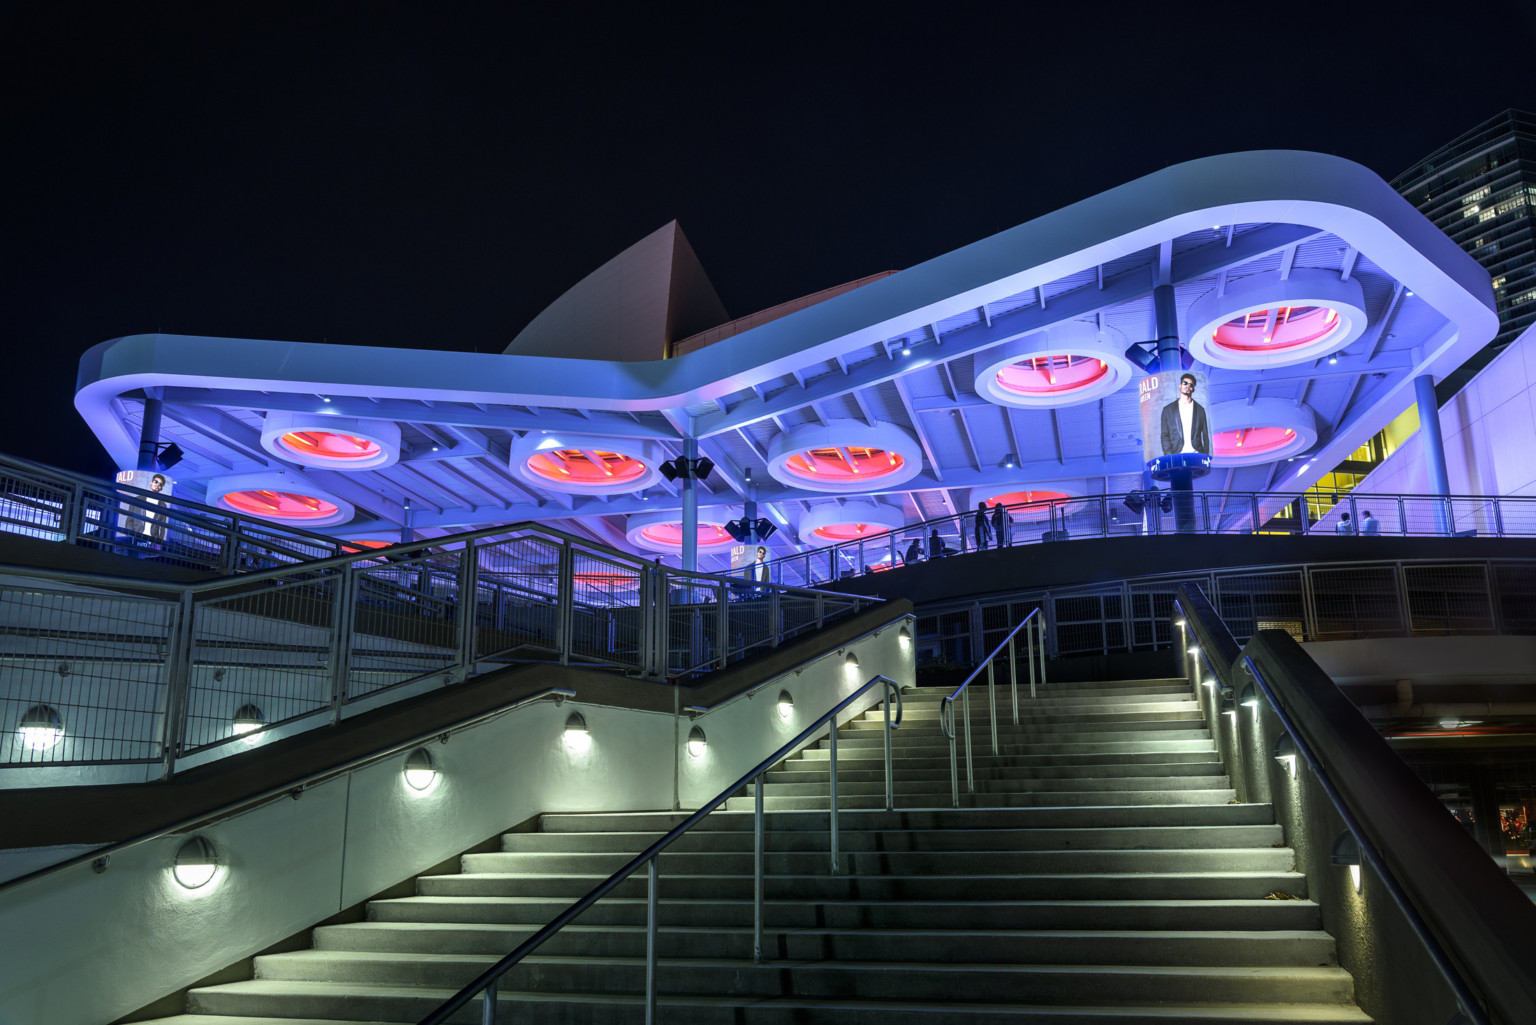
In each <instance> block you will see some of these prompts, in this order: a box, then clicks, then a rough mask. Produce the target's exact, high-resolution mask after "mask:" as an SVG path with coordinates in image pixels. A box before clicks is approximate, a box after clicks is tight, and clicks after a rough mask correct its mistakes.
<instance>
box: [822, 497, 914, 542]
mask: <svg viewBox="0 0 1536 1025" xmlns="http://www.w3.org/2000/svg"><path fill="white" fill-rule="evenodd" d="M906 523H907V514H906V513H904V512H902V510H900V509H898V508H896V507H895V506H894V505H886V504H885V503H884V502H844V503H843V504H841V505H839V504H837V502H835V501H833V502H828V503H827V504H825V505H818V506H816V507H815V508H813V509H811V510H810V511H809V512H807V513H806V514H805V515H804V516H802V517H800V526H799V528H798V531H797V532H798V533H799V535H800V541H801V543H803V544H808V545H835V544H842V543H843V542H845V541H862V540H864V539H865V538H869V537H875V536H877V535H880V534H885V533H888V532H889V531H892V530H900V529H901V528H902V527H904V526H906Z"/></svg>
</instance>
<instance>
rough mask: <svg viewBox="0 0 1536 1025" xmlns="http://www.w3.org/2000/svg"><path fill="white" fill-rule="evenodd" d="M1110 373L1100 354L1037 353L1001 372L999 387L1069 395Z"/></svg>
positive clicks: (1017, 392) (1016, 392)
mask: <svg viewBox="0 0 1536 1025" xmlns="http://www.w3.org/2000/svg"><path fill="white" fill-rule="evenodd" d="M1108 374H1109V365H1108V364H1106V363H1105V362H1104V361H1103V360H1101V359H1099V358H1098V357H1097V356H1066V355H1062V356H1033V357H1031V358H1029V359H1026V360H1020V361H1019V362H1017V363H1015V364H1013V365H1012V366H1007V367H1004V368H1003V369H1002V370H999V371H998V372H997V384H998V387H1000V388H1002V389H1003V390H1004V391H1007V392H1011V393H1012V394H1014V395H1066V394H1069V393H1071V392H1075V391H1078V390H1079V389H1082V388H1088V387H1091V386H1093V385H1095V384H1097V383H1098V382H1100V381H1101V380H1103V379H1104V378H1105V377H1106V376H1107V375H1108Z"/></svg>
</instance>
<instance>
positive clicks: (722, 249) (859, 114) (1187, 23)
mask: <svg viewBox="0 0 1536 1025" xmlns="http://www.w3.org/2000/svg"><path fill="white" fill-rule="evenodd" d="M621 10H622V11H627V12H628V13H616V12H617V11H621ZM1456 10H1457V9H1455V8H1453V7H1448V6H1446V5H1444V4H1435V5H1429V4H1411V3H1410V4H1379V3H1330V4H1299V5H1298V4H1292V5H1274V4H1263V5H1251V6H1249V5H1239V4H1233V3H1224V4H1221V5H1211V6H1209V7H1206V6H1204V5H1200V4H1188V3H1181V4H1161V5H1158V4H1137V5H1123V6H1118V5H1112V4H1111V5H1104V4H1100V5H1087V4H1072V5H1068V4H1051V5H1047V4H1036V3H1023V2H1013V3H1009V2H1003V0H996V2H991V3H977V4H970V3H964V2H950V3H944V4H932V5H902V4H886V5H881V6H863V5H859V6H852V5H843V4H833V5H775V6H769V5H748V4H725V3H720V4H714V5H691V4H690V5H679V4H654V3H653V4H644V5H641V4H634V5H628V4H626V5H619V4H604V5H589V4H581V3H564V4H549V3H546V4H517V3H505V4H476V3H438V4H427V3H420V4H395V3H386V2H377V3H369V4H361V5H347V4H340V3H326V2H323V0H321V2H315V3H298V4H287V3H262V4H247V3H232V2H216V3H207V2H204V3H199V4H189V5H180V4H169V3H137V2H124V3H113V4H94V5H92V4H68V3H12V4H8V5H0V79H3V83H4V89H3V93H0V96H3V97H4V99H3V101H0V140H3V145H4V152H5V154H6V159H5V161H4V172H3V176H4V180H5V183H6V184H5V188H4V190H3V193H0V194H3V196H4V219H3V222H0V232H3V235H0V238H3V243H0V253H3V255H0V310H3V314H4V345H5V352H6V355H7V358H8V361H9V375H8V377H9V383H10V393H11V398H10V401H9V403H7V404H6V406H5V407H4V409H3V411H0V417H3V429H4V440H3V442H0V450H4V451H8V452H10V453H12V454H15V455H20V456H26V457H28V458H33V459H39V460H42V461H45V462H52V463H57V464H60V465H64V466H67V467H70V468H73V469H78V470H83V471H86V472H89V473H92V474H97V475H105V474H108V473H110V471H111V470H112V469H113V467H112V466H111V465H110V463H109V461H108V460H107V458H106V456H105V454H104V452H103V451H102V450H101V448H100V446H99V445H98V444H97V442H96V441H95V439H94V437H93V436H92V435H91V434H90V432H89V431H88V430H87V429H86V428H85V426H84V424H83V422H82V421H81V420H80V418H79V416H78V414H77V413H76V412H75V410H74V406H73V404H72V397H73V394H74V383H75V372H76V363H77V360H78V358H79V356H80V354H81V353H82V352H83V351H85V350H86V349H87V348H89V347H90V346H92V345H94V344H96V343H97V342H101V341H105V340H106V339H109V338H114V337H117V336H119V335H126V334H135V333H139V332H146V331H156V330H160V331H165V332H169V333H182V334H203V335H218V336H231V337H244V338H274V339H283V340H294V341H314V342H319V341H329V342H332V343H343V344H359V345H363V344H366V345H386V346H410V347H417V348H433V349H461V350H471V349H479V350H481V351H498V352H499V351H500V350H501V349H502V348H504V347H505V345H506V344H507V342H508V341H509V340H510V339H511V338H512V336H513V335H515V334H516V333H517V331H518V330H519V329H521V328H522V326H523V325H524V324H526V323H527V322H528V321H529V320H530V319H531V318H532V317H533V316H534V315H535V314H537V313H538V311H539V310H541V309H542V308H543V307H544V306H545V305H546V304H548V303H549V302H550V301H552V300H553V299H555V298H556V297H557V296H558V295H560V293H561V292H563V291H564V290H565V289H566V288H568V287H569V286H570V285H572V284H574V283H575V282H576V281H578V280H579V279H580V278H582V277H583V276H584V275H585V274H587V273H588V272H589V271H591V270H593V269H594V268H596V267H597V266H598V265H600V264H601V263H603V262H604V261H606V260H607V259H608V258H610V257H611V256H613V255H615V254H616V253H618V252H619V251H620V250H622V249H624V248H625V247H627V246H628V245H630V244H631V243H633V242H635V241H636V240H638V239H639V238H641V237H642V236H644V235H646V234H647V233H649V232H651V231H653V230H655V229H656V228H658V227H660V226H661V225H662V224H664V223H666V222H667V221H669V220H672V219H673V218H676V219H678V220H680V221H681V222H682V225H683V228H684V231H685V232H686V233H687V234H688V237H689V239H690V240H691V241H692V242H693V245H694V248H695V249H696V250H697V251H698V253H699V256H700V258H701V260H702V261H703V263H704V266H705V268H706V269H707V270H708V271H709V273H710V276H711V278H712V279H713V281H714V284H715V286H716V288H717V289H718V291H719V292H720V295H721V297H722V298H723V299H724V301H725V304H726V307H727V309H728V310H729V311H730V313H731V314H732V315H733V316H740V315H744V314H747V313H750V312H753V311H755V310H758V309H761V308H763V307H766V306H770V305H773V304H775V303H779V302H782V301H784V300H787V299H792V298H795V297H797V296H800V295H803V294H806V293H808V292H813V291H816V290H818V289H821V288H826V287H828V286H831V285H834V284H838V283H840V282H843V281H847V280H850V279H853V278H857V277H861V276H863V275H866V274H869V273H873V272H875V271H880V270H887V269H895V268H901V267H906V266H910V265H912V264H915V263H918V262H920V261H922V260H925V259H928V258H930V257H933V256H937V255H940V254H942V253H944V252H947V251H949V250H951V249H954V248H956V247H958V246H961V245H964V244H966V243H968V242H972V241H974V240H976V239H979V238H982V237H985V236H987V235H990V234H992V233H994V232H997V231H1001V230H1003V229H1006V228H1009V227H1012V226H1014V225H1016V224H1019V223H1021V222H1023V221H1026V220H1028V219H1030V218H1032V217H1035V216H1038V215H1040V214H1043V213H1046V212H1049V211H1050V210H1053V209H1055V208H1057V207H1060V206H1062V205H1065V204H1067V203H1071V202H1074V201H1076V200H1079V199H1082V198H1085V197H1087V196H1090V195H1093V194H1094V193H1097V192H1101V191H1103V190H1105V189H1108V188H1112V187H1113V186H1115V185H1118V184H1121V183H1123V182H1126V181H1129V180H1131V179H1133V178H1136V177H1139V176H1140V175H1143V174H1146V173H1149V172H1151V171H1155V170H1158V169H1160V168H1162V167H1164V166H1166V165H1168V164H1172V163H1178V162H1180V161H1183V160H1189V159H1193V158H1195V157H1201V156H1207V155H1210V154H1213V153H1222V152H1229V151H1235V150H1244V149H1262V148H1296V149H1312V150H1319V151H1322V152H1330V153H1337V154H1339V155H1340V156H1345V157H1349V158H1351V159H1353V160H1357V161H1359V162H1361V163H1363V164H1365V165H1366V166H1368V167H1370V168H1372V169H1374V170H1375V171H1377V172H1378V173H1380V174H1382V175H1383V176H1385V177H1391V176H1393V175H1395V174H1397V173H1398V172H1400V171H1402V170H1404V169H1405V168H1406V167H1407V166H1408V165H1409V164H1411V163H1412V162H1413V161H1415V160H1417V159H1418V158H1420V157H1423V156H1425V155H1426V154H1427V153H1429V152H1430V151H1431V150H1433V149H1434V148H1436V147H1437V146H1439V145H1440V144H1442V143H1444V142H1446V141H1448V140H1449V139H1450V138H1451V137H1453V136H1455V135H1456V134H1458V133H1460V132H1462V131H1464V130H1466V129H1468V128H1470V127H1472V126H1473V125H1475V124H1476V123H1478V122H1479V121H1482V120H1484V119H1486V118H1488V117H1491V116H1493V115H1494V114H1497V113H1498V112H1500V111H1501V110H1503V109H1504V108H1506V107H1511V106H1514V107H1523V108H1526V109H1532V108H1536V74H1533V73H1532V66H1533V65H1532V62H1531V60H1530V54H1531V53H1533V52H1536V4H1531V3H1529V2H1521V3H1513V4H1506V5H1500V7H1499V8H1498V17H1497V18H1496V17H1494V12H1493V9H1490V10H1489V12H1488V13H1487V15H1486V16H1485V15H1484V14H1479V15H1478V16H1477V17H1475V18H1469V19H1468V20H1467V21H1466V22H1462V21H1460V20H1459V18H1458V16H1457V13H1456ZM1245 11H1247V12H1251V13H1244V12H1245ZM1309 12H1310V13H1309ZM1499 18H1502V19H1503V20H1502V21H1499Z"/></svg>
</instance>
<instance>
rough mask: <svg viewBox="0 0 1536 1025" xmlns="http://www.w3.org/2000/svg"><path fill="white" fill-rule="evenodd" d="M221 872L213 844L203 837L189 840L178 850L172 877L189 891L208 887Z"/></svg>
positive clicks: (172, 868)
mask: <svg viewBox="0 0 1536 1025" xmlns="http://www.w3.org/2000/svg"><path fill="white" fill-rule="evenodd" d="M218 871H219V859H218V857H217V855H216V853H215V852H214V849H213V844H211V843H209V842H208V840H207V839H205V838H204V837H201V836H194V837H190V838H188V840H187V841H186V842H185V843H183V844H182V845H181V846H180V847H178V848H177V849H176V861H175V864H174V865H172V867H171V875H172V876H174V877H175V879H176V881H177V882H178V883H180V884H181V885H182V886H184V887H186V888H187V889H189V890H197V889H201V888H202V887H204V886H207V885H208V884H209V883H210V882H211V881H212V880H213V877H214V876H215V875H217V874H218Z"/></svg>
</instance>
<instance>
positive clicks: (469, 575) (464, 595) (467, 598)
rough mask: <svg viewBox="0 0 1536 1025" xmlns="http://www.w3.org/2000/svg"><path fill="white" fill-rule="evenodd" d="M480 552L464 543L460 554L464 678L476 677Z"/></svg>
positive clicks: (460, 657)
mask: <svg viewBox="0 0 1536 1025" xmlns="http://www.w3.org/2000/svg"><path fill="white" fill-rule="evenodd" d="M479 569H480V551H479V549H477V548H476V547H475V542H473V541H466V542H464V548H463V551H461V552H460V553H459V665H461V666H463V667H464V678H465V679H466V680H467V679H469V678H470V677H471V676H473V675H475V647H476V644H475V642H476V640H477V639H478V635H479V631H478V629H477V623H476V620H477V619H478V618H479V612H480V602H479V593H478V592H479V587H480V573H479Z"/></svg>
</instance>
